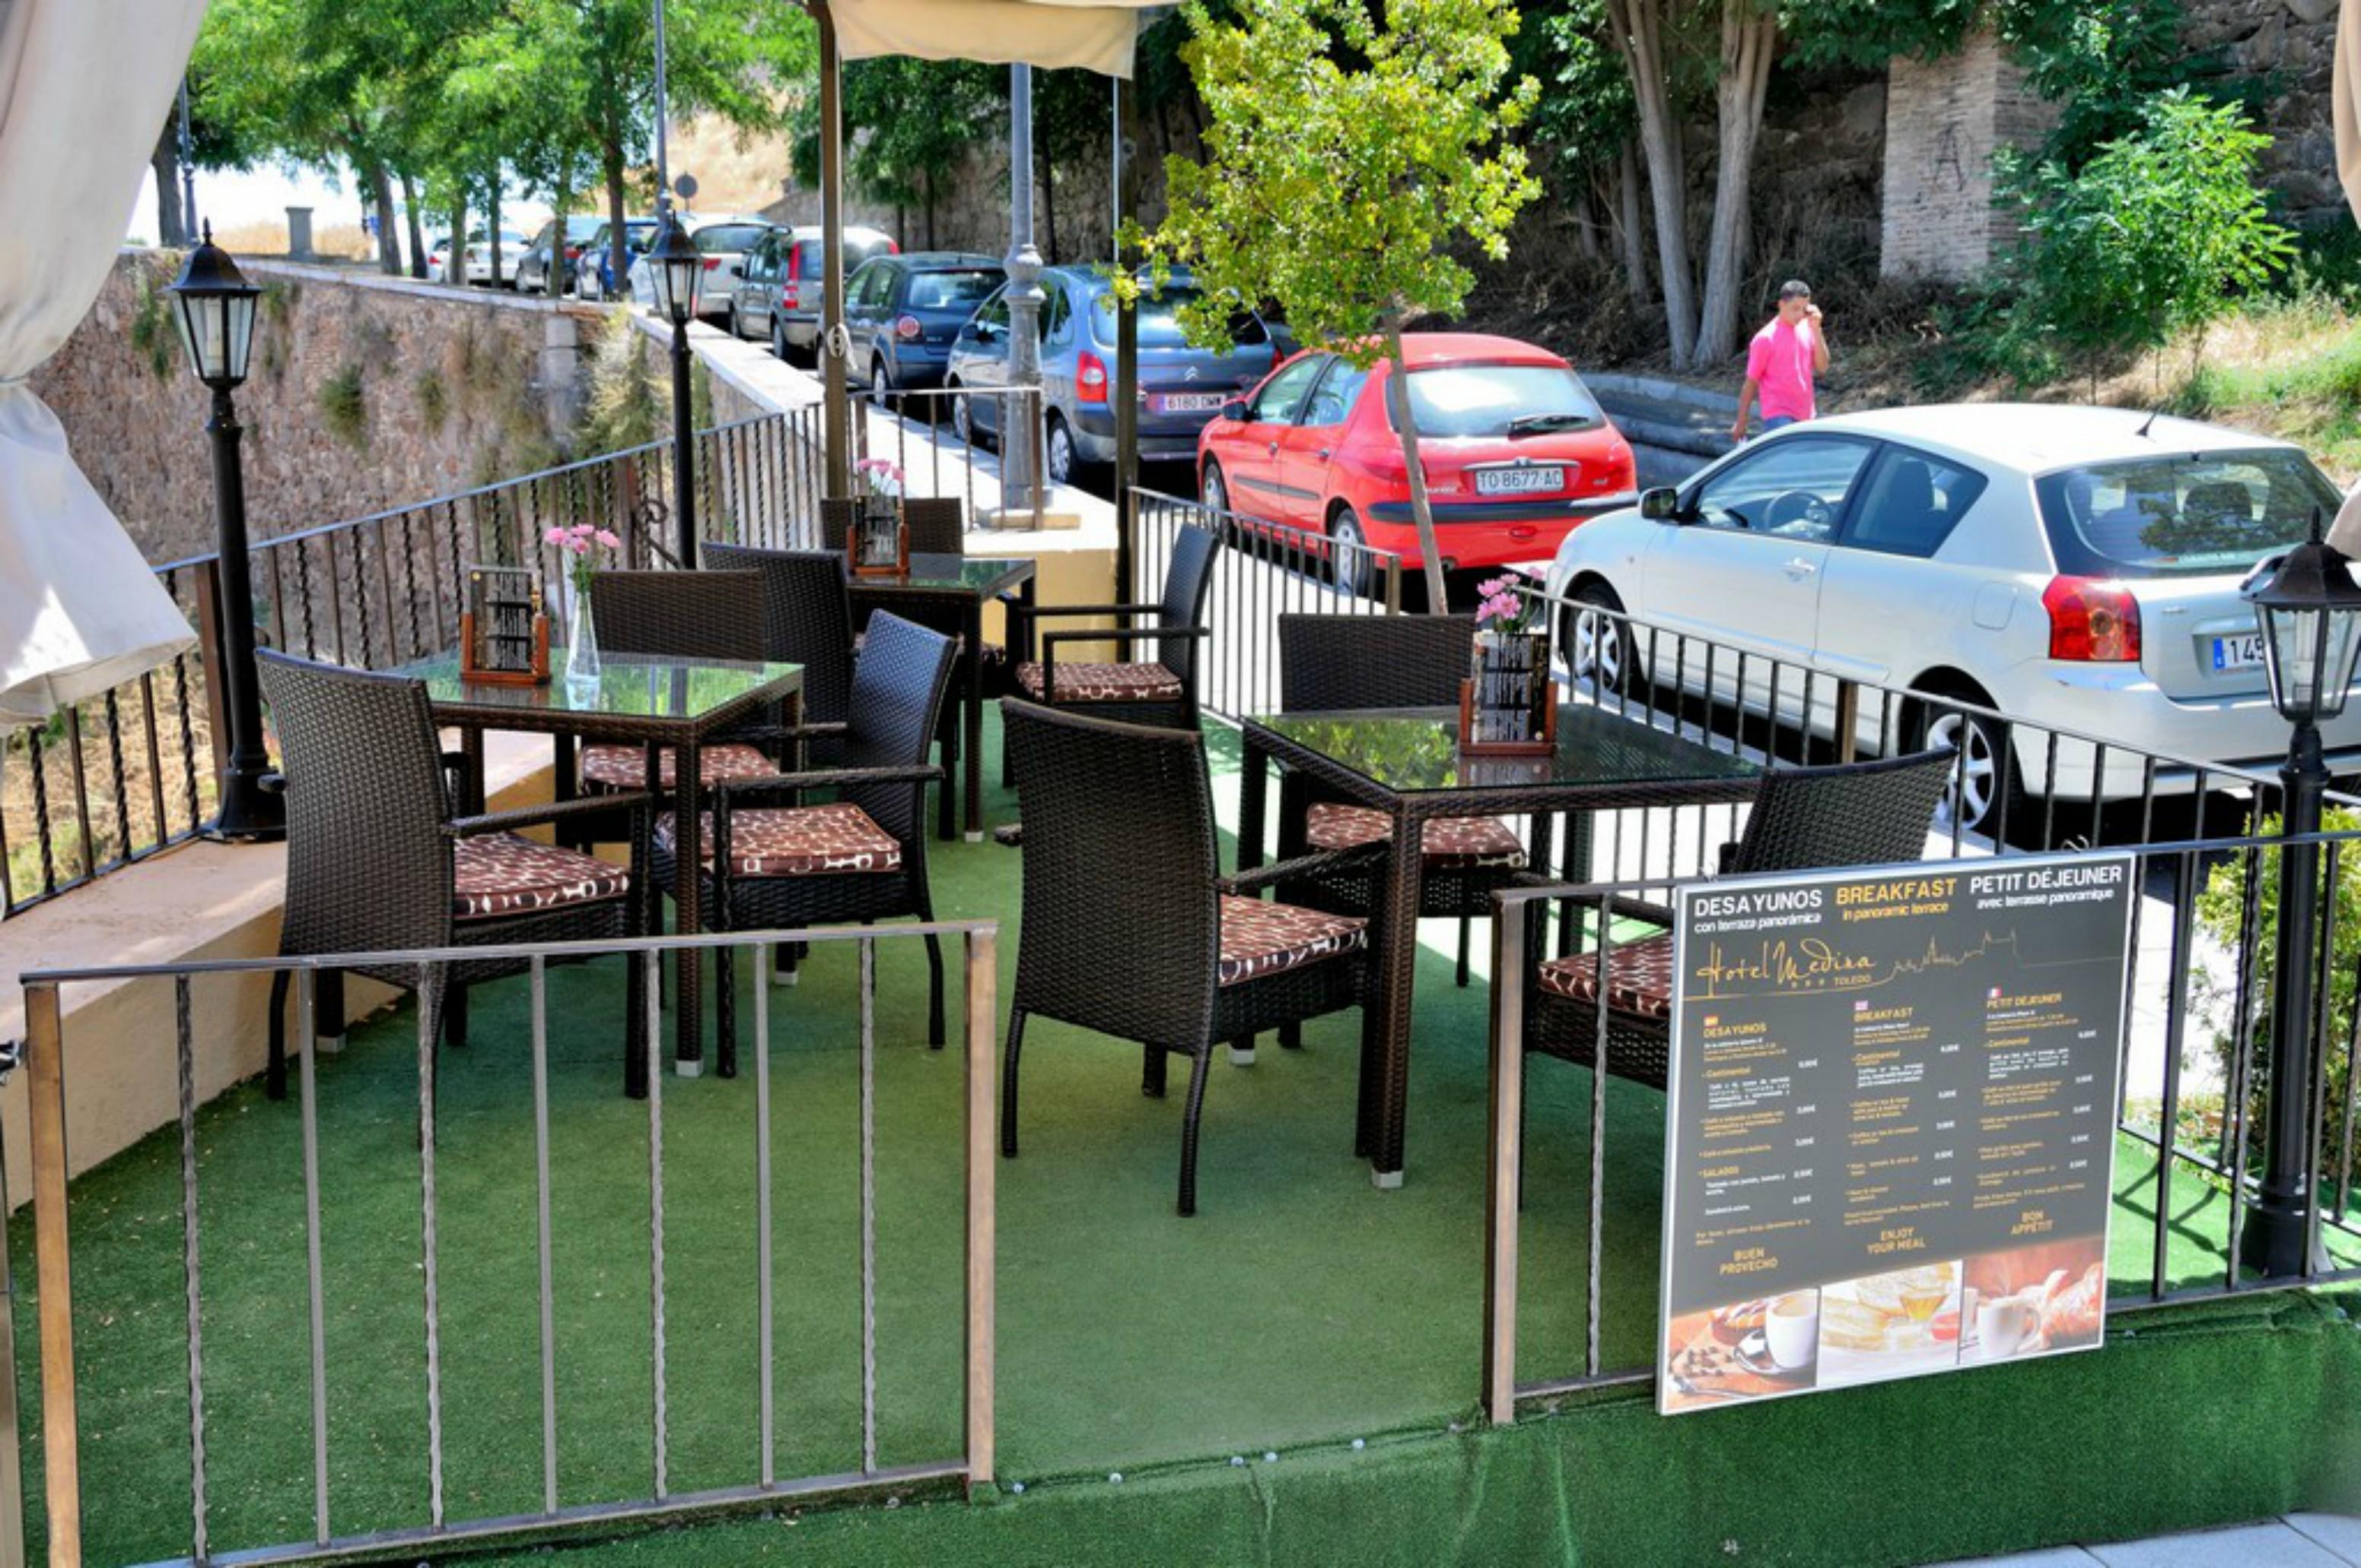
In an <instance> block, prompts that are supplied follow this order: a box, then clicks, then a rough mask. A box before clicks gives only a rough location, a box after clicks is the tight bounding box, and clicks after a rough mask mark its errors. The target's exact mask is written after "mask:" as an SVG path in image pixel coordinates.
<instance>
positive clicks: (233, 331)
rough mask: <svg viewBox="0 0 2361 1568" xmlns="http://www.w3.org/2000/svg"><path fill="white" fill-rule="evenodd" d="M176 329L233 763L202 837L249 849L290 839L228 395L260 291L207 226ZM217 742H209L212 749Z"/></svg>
mask: <svg viewBox="0 0 2361 1568" xmlns="http://www.w3.org/2000/svg"><path fill="white" fill-rule="evenodd" d="M166 292H168V293H170V295H171V296H172V307H173V313H172V320H173V322H174V323H175V324H177V325H178V326H179V327H180V329H181V346H182V347H183V348H185V349H187V350H188V352H189V364H190V365H191V366H192V367H193V368H194V369H195V370H196V373H197V379H198V380H200V381H203V383H204V384H205V385H206V386H207V387H210V388H211V389H213V394H214V412H213V418H212V419H211V420H209V421H208V422H206V424H205V429H206V431H207V432H208V433H210V434H211V435H212V436H213V438H214V525H215V528H216V530H217V532H218V537H219V544H218V547H217V549H216V552H215V554H214V587H215V589H216V592H217V597H218V602H219V604H220V607H221V613H220V622H221V645H220V647H219V648H218V649H217V650H214V651H213V652H217V653H218V654H219V659H218V661H217V663H216V665H215V668H214V671H213V673H212V674H213V678H214V679H215V680H217V681H219V682H220V683H221V686H222V696H223V703H222V706H223V708H224V709H225V711H226V712H227V714H228V716H229V735H228V742H229V762H228V764H227V765H226V766H225V767H224V768H223V769H222V770H221V814H220V815H219V816H218V817H215V818H214V822H213V825H212V826H211V827H210V828H207V829H206V830H205V831H206V837H208V838H213V839H239V840H247V841H252V840H257V839H277V838H280V837H282V836H283V835H284V834H285V833H286V831H287V815H286V809H285V807H284V806H282V805H281V804H280V800H279V797H278V796H276V795H266V794H264V793H263V790H262V778H263V775H264V774H265V773H268V772H269V768H270V758H269V753H268V752H266V751H264V750H263V745H262V698H261V695H260V693H259V691H258V688H257V685H256V682H255V673H254V584H253V580H252V577H251V576H250V574H249V573H248V570H247V551H246V478H245V475H244V473H243V472H242V470H241V469H240V467H239V464H238V451H237V446H238V437H239V436H240V435H241V434H242V433H243V431H242V430H241V428H240V427H239V425H238V422H237V409H236V403H235V402H234V400H232V398H231V396H230V394H231V393H232V392H233V391H235V390H236V388H237V385H238V383H239V382H241V381H243V380H245V379H246V363H247V351H248V350H249V349H251V348H252V347H253V346H254V307H255V302H256V301H257V300H258V299H259V298H260V297H261V294H262V291H261V290H259V289H258V288H256V287H255V286H254V285H253V284H251V283H249V282H247V280H246V279H245V277H244V276H243V275H242V274H240V273H239V271H238V269H237V263H236V262H235V261H232V260H231V259H230V258H229V253H228V252H227V251H225V250H223V249H222V248H221V247H219V246H216V245H215V244H214V230H213V225H211V224H207V225H205V229H204V238H203V241H201V242H200V243H199V244H198V246H197V247H196V248H195V249H194V250H192V251H191V252H189V258H188V260H187V261H186V262H184V263H182V264H181V275H180V277H178V278H176V279H174V280H173V281H172V283H171V286H170V288H169V289H168V290H167V291H166ZM220 740H221V737H218V736H217V737H215V744H216V745H218V744H219V743H220Z"/></svg>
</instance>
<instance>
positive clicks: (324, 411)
mask: <svg viewBox="0 0 2361 1568" xmlns="http://www.w3.org/2000/svg"><path fill="white" fill-rule="evenodd" d="M320 422H321V423H322V424H324V425H325V426H326V427H327V430H328V433H329V434H330V435H333V436H335V438H336V439H337V440H338V441H341V442H343V443H344V444H346V445H347V446H350V447H353V448H355V449H356V450H363V451H365V450H367V449H368V393H367V391H366V390H365V389H364V388H363V386H362V378H361V367H360V366H359V365H357V364H356V363H353V362H350V361H347V362H346V364H344V365H343V366H341V367H338V368H337V370H336V371H335V374H334V375H332V376H330V377H329V378H327V379H326V380H324V381H323V382H321V383H320Z"/></svg>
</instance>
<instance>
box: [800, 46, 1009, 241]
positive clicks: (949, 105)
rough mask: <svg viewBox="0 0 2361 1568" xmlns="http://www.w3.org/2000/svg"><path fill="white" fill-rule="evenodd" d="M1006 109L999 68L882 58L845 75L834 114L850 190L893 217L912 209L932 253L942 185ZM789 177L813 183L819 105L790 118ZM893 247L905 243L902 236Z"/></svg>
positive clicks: (1004, 77)
mask: <svg viewBox="0 0 2361 1568" xmlns="http://www.w3.org/2000/svg"><path fill="white" fill-rule="evenodd" d="M1007 109H1008V72H1007V71H1006V69H1005V68H1004V67H997V66H990V65H984V64H981V63H979V62H977V61H975V60H914V59H911V58H909V57H908V56H906V55H887V56H884V57H883V58H881V59H877V60H854V61H852V62H851V64H849V65H847V66H846V67H845V68H844V99H843V104H842V107H841V110H840V113H841V114H842V116H843V120H844V135H845V137H846V139H847V140H848V141H849V142H850V143H851V149H852V150H851V157H850V158H848V159H846V167H845V174H846V177H847V178H848V179H849V180H850V181H851V183H852V185H853V186H854V187H855V188H856V189H858V190H860V191H862V192H864V193H865V194H867V195H869V196H870V197H872V198H873V199H874V200H876V201H880V202H891V203H894V206H895V209H896V210H897V211H899V210H901V209H906V208H908V207H913V206H915V207H917V209H918V210H919V214H920V217H921V219H922V220H923V224H924V230H925V234H926V246H925V248H927V249H928V250H932V249H933V248H935V208H936V201H937V197H938V194H939V190H940V188H941V185H942V182H943V181H946V180H948V179H950V178H951V177H953V176H955V175H956V174H957V173H958V172H959V170H960V169H961V166H962V165H964V164H965V163H966V162H967V159H968V157H969V155H970V153H971V152H972V151H973V149H974V148H975V147H976V146H977V145H978V144H979V143H980V142H983V140H985V139H986V138H988V137H990V136H991V134H992V131H993V127H994V126H995V125H996V124H999V123H1002V121H1003V119H1004V117H1005V115H1006V113H1007ZM795 160H796V178H797V179H798V180H801V181H804V182H805V183H806V184H807V185H808V184H817V183H818V180H819V129H818V104H817V103H816V102H814V101H811V100H810V99H808V98H807V100H806V101H805V102H804V103H803V104H800V105H799V106H798V108H797V109H796V148H795ZM895 237H896V238H897V239H901V240H903V241H904V242H905V243H906V242H907V240H908V236H906V235H897V236H895Z"/></svg>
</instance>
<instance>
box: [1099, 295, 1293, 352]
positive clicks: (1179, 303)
mask: <svg viewBox="0 0 2361 1568" xmlns="http://www.w3.org/2000/svg"><path fill="white" fill-rule="evenodd" d="M1202 298H1204V295H1203V293H1202V291H1200V290H1196V289H1189V288H1183V287H1180V286H1179V285H1170V286H1168V287H1167V288H1166V289H1165V290H1164V291H1163V292H1162V293H1160V294H1156V295H1148V294H1145V293H1143V294H1142V295H1141V296H1140V297H1139V306H1138V310H1139V346H1140V347H1142V348H1178V347H1180V345H1182V344H1184V343H1186V342H1187V341H1188V337H1187V334H1184V333H1183V332H1182V331H1181V330H1180V313H1181V311H1182V310H1183V309H1185V308H1186V307H1188V306H1190V305H1193V304H1195V303H1196V302H1198V301H1199V300H1201V299H1202ZM1091 334H1092V335H1093V336H1094V337H1096V338H1097V339H1098V340H1099V342H1101V343H1103V344H1105V345H1109V346H1112V345H1114V343H1115V295H1113V294H1112V293H1108V292H1104V291H1103V292H1101V293H1100V294H1099V296H1098V297H1097V298H1096V299H1094V300H1093V301H1092V302H1091ZM1230 341H1231V342H1233V343H1235V344H1236V345H1238V346H1240V347H1242V348H1252V347H1254V346H1256V345H1259V344H1265V343H1268V342H1269V341H1270V334H1269V333H1268V331H1267V330H1265V329H1264V327H1263V324H1262V322H1261V320H1260V319H1259V318H1257V316H1256V315H1255V313H1253V312H1252V311H1240V312H1238V313H1235V315H1233V316H1231V317H1230Z"/></svg>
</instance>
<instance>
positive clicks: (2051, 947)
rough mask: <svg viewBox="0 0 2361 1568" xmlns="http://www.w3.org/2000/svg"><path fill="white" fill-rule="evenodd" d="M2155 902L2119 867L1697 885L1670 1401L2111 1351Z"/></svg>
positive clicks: (2004, 865) (1680, 1115)
mask: <svg viewBox="0 0 2361 1568" xmlns="http://www.w3.org/2000/svg"><path fill="white" fill-rule="evenodd" d="M2136 896H2137V888H2136V882H2135V878H2134V875H2133V861H2132V858H2131V857H2130V856H2128V855H2105V854H2092V855H2059V856H2026V857H2010V858H2007V859H2002V860H1990V861H1960V862H1950V863H1946V864H1940V865H1923V866H1908V867H1901V868H1886V869H1883V870H1878V871H1867V872H1813V873H1809V874H1806V875H1801V876H1792V877H1780V878H1766V879H1762V880H1753V879H1749V880H1747V881H1744V882H1735V881H1733V882H1730V883H1723V884H1719V885H1714V884H1708V885H1701V886H1697V887H1691V888H1686V889H1684V890H1682V894H1681V898H1680V903H1679V906H1678V909H1677V911H1676V913H1677V916H1678V922H1677V926H1676V927H1675V934H1674V940H1675V981H1674V991H1673V1012H1672V1027H1673V1042H1672V1044H1673V1067H1672V1077H1671V1080H1670V1082H1671V1094H1670V1100H1671V1104H1670V1108H1669V1123H1668V1124H1669V1126H1670V1129H1671V1131H1670V1133H1669V1135H1668V1138H1667V1143H1668V1148H1667V1150H1666V1158H1665V1168H1664V1294H1663V1316H1662V1320H1661V1321H1663V1322H1664V1326H1665V1333H1664V1342H1663V1343H1662V1345H1661V1346H1660V1348H1659V1353H1658V1354H1659V1365H1658V1368H1657V1370H1658V1378H1657V1408H1658V1409H1660V1410H1662V1411H1664V1413H1665V1414H1668V1415H1669V1414H1674V1413H1676V1412H1686V1411H1690V1410H1699V1409H1718V1408H1719V1407H1721V1406H1724V1405H1732V1404H1744V1403H1749V1402H1752V1401H1753V1400H1756V1399H1765V1398H1782V1397H1784V1396H1786V1395H1791V1394H1803V1393H1810V1392H1814V1391H1817V1390H1819V1389H1824V1388H1838V1387H1847V1386H1850V1385H1854V1384H1861V1383H1872V1382H1881V1381H1883V1380H1885V1379H1888V1378H1893V1377H1910V1376H1920V1375H1923V1374H1926V1373H1930V1372H1949V1371H1952V1370H1954V1369H1956V1368H1960V1367H1969V1366H1980V1365H1986V1364H1989V1363H1993V1362H1999V1361H2010V1360H2022V1359H2024V1358H2026V1357H2028V1356H2037V1355H2049V1354H2058V1353H2059V1352H2063V1351H2072V1350H2087V1349H2090V1348H2092V1347H2094V1346H2095V1345H2097V1344H2098V1343H2099V1341H2100V1338H2101V1334H2102V1331H2103V1318H2104V1313H2105V1308H2106V1289H2107V1279H2106V1257H2107V1216H2108V1211H2109V1206H2110V1196H2111V1193H2112V1190H2113V1183H2112V1180H2111V1177H2112V1174H2113V1168H2114V1142H2115V1140H2114V1120H2115V1116H2114V1113H2115V1093H2116V1077H2117V1070H2118V1059H2119V1050H2120V1047H2121V1046H2122V1041H2123V1030H2124V1000H2125V998H2124V989H2125V963H2126V955H2127V952H2128V946H2127V943H2128V935H2129V928H2130V919H2131V910H2132V902H2133V900H2134V899H2135V898H2136ZM1610 962H1611V960H1610Z"/></svg>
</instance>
